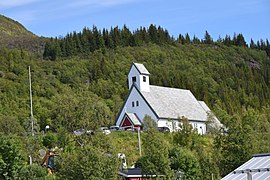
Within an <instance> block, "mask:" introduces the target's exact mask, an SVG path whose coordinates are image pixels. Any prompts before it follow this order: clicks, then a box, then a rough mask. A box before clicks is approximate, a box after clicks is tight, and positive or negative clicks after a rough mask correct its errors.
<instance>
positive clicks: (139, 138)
mask: <svg viewBox="0 0 270 180" xmlns="http://www.w3.org/2000/svg"><path fill="white" fill-rule="evenodd" d="M140 129H141V128H140V126H139V127H138V145H139V151H140V157H141V156H142V149H141V137H140Z"/></svg>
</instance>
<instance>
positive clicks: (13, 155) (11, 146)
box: [0, 134, 25, 179]
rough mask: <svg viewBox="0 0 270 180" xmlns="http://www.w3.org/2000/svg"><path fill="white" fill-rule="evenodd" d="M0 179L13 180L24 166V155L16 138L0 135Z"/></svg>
mask: <svg viewBox="0 0 270 180" xmlns="http://www.w3.org/2000/svg"><path fill="white" fill-rule="evenodd" d="M0 144H1V146H0V178H1V179H13V178H15V177H16V176H17V175H18V173H19V171H20V169H21V168H22V167H23V166H24V164H25V154H24V151H23V148H22V145H21V142H20V140H19V139H18V138H17V137H16V136H4V135H2V134H1V135H0Z"/></svg>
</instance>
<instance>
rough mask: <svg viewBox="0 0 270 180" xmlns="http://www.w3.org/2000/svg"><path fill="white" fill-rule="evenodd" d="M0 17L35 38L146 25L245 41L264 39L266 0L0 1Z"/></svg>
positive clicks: (269, 27)
mask: <svg viewBox="0 0 270 180" xmlns="http://www.w3.org/2000/svg"><path fill="white" fill-rule="evenodd" d="M0 14H2V15H4V16H7V17H10V18H12V19H14V20H16V21H18V22H20V23H21V24H22V25H24V26H25V27H26V28H27V29H28V30H29V31H31V32H33V33H34V34H36V35H38V36H44V37H59V36H65V35H66V34H67V33H70V32H73V31H76V32H80V31H82V29H83V28H84V27H89V28H92V26H93V25H95V26H97V28H98V29H103V28H106V29H110V28H111V27H115V26H118V27H120V28H122V27H123V26H124V25H126V26H127V27H128V28H129V29H130V30H131V31H134V30H136V29H137V28H140V27H141V26H142V27H149V25H150V24H154V25H156V26H161V27H163V28H164V29H167V30H168V32H169V34H170V35H172V36H174V37H175V38H177V37H178V35H179V34H182V35H184V34H186V33H188V34H189V35H190V36H191V37H193V36H194V35H195V36H197V37H198V38H200V39H203V37H204V34H205V31H208V33H209V34H210V35H211V37H212V38H214V40H216V39H218V37H219V36H220V37H221V38H224V37H225V35H230V36H231V37H233V35H234V33H236V34H238V33H242V34H243V35H244V37H245V40H246V41H247V42H248V43H249V42H250V39H251V38H252V39H253V40H254V41H257V40H260V39H264V40H266V39H268V40H270V0H0Z"/></svg>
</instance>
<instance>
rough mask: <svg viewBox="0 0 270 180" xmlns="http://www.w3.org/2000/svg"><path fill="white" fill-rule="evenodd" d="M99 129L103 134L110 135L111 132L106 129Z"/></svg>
mask: <svg viewBox="0 0 270 180" xmlns="http://www.w3.org/2000/svg"><path fill="white" fill-rule="evenodd" d="M100 129H101V131H102V132H103V133H104V134H110V133H111V131H110V130H109V129H108V128H107V127H101V128H100Z"/></svg>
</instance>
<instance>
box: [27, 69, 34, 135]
mask: <svg viewBox="0 0 270 180" xmlns="http://www.w3.org/2000/svg"><path fill="white" fill-rule="evenodd" d="M28 70H29V94H30V111H31V117H30V120H31V133H32V136H34V115H33V100H32V84H31V72H30V66H29V68H28Z"/></svg>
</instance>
